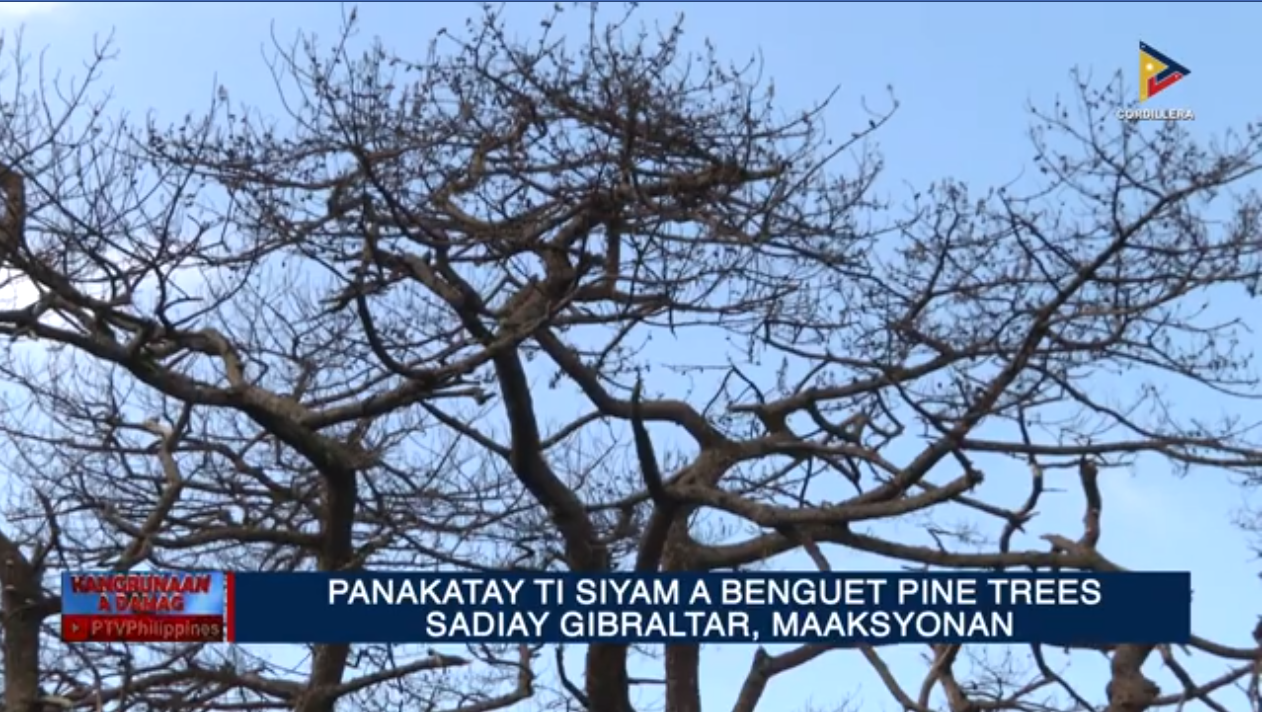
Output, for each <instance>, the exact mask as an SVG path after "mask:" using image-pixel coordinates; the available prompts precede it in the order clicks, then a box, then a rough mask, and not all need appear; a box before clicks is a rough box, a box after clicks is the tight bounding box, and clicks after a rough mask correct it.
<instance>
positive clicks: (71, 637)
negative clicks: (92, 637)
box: [61, 615, 88, 643]
mask: <svg viewBox="0 0 1262 712" xmlns="http://www.w3.org/2000/svg"><path fill="white" fill-rule="evenodd" d="M84 618H85V616H65V615H63V616H62V617H61V639H62V640H63V641H65V642H67V643H81V642H83V641H85V640H87V639H88V622H87V621H86V620H84Z"/></svg>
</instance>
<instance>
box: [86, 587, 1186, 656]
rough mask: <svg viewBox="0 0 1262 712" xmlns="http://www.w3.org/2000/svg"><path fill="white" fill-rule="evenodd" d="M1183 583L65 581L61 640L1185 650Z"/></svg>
mask: <svg viewBox="0 0 1262 712" xmlns="http://www.w3.org/2000/svg"><path fill="white" fill-rule="evenodd" d="M1191 598H1192V584H1191V575H1190V574H1188V573H1102V574H1080V573H1054V574H1053V573H1020V574H1018V573H981V572H978V573H974V574H969V573H827V574H825V573H764V574H744V573H731V574H728V573H723V574H678V575H658V574H653V575H637V574H605V575H579V574H532V575H512V574H504V575H490V574H420V573H352V574H326V573H286V574H280V573H241V572H236V573H219V572H212V573H172V572H146V573H129V574H118V573H110V572H91V571H89V572H79V573H68V574H64V576H63V581H62V611H63V615H62V637H63V638H64V639H65V640H67V641H88V640H91V641H125V642H127V641H129V642H218V641H229V642H239V643H565V642H571V643H592V642H617V643H648V644H651V643H723V642H726V643H759V644H767V643H812V642H813V643H832V644H847V643H848V644H857V643H867V644H874V645H882V644H893V643H966V642H989V643H1036V642H1037V643H1047V644H1053V645H1072V644H1077V645H1112V644H1120V643H1153V644H1157V643H1184V642H1186V641H1187V640H1188V639H1189V637H1190V636H1191Z"/></svg>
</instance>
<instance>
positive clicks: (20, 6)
mask: <svg viewBox="0 0 1262 712" xmlns="http://www.w3.org/2000/svg"><path fill="white" fill-rule="evenodd" d="M65 4H66V3H64V2H0V16H3V17H30V16H31V15H39V14H41V13H45V12H48V11H49V10H52V9H54V8H57V7H60V6H62V5H65Z"/></svg>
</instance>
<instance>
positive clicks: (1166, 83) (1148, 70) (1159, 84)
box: [1139, 42, 1192, 102]
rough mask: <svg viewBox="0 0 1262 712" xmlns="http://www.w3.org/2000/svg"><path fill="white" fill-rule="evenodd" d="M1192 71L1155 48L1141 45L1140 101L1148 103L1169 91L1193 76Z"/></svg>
mask: <svg viewBox="0 0 1262 712" xmlns="http://www.w3.org/2000/svg"><path fill="white" fill-rule="evenodd" d="M1191 73H1192V70H1190V69H1188V68H1187V67H1185V66H1183V65H1182V64H1179V63H1178V62H1176V61H1174V60H1173V59H1171V58H1170V56H1169V55H1167V54H1162V53H1161V52H1159V51H1158V50H1157V49H1156V48H1155V47H1153V46H1152V45H1150V44H1148V43H1146V42H1140V43H1139V100H1140V101H1141V102H1142V101H1148V100H1149V99H1151V98H1153V97H1154V96H1157V95H1158V94H1160V93H1161V92H1163V91H1165V90H1167V89H1169V88H1170V87H1172V86H1174V85H1175V84H1178V83H1179V80H1181V79H1183V78H1184V77H1186V76H1187V75H1189V74H1191Z"/></svg>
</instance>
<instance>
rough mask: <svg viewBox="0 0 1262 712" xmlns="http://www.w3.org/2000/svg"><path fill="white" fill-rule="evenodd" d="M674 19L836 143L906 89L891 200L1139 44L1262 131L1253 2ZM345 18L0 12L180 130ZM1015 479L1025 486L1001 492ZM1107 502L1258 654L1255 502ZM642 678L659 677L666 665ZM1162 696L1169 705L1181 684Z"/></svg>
mask: <svg viewBox="0 0 1262 712" xmlns="http://www.w3.org/2000/svg"><path fill="white" fill-rule="evenodd" d="M520 5H523V7H517V8H513V10H512V12H513V13H514V14H519V15H520V16H521V18H522V21H521V23H520V25H519V26H520V28H521V32H522V33H523V34H526V33H530V32H532V31H533V29H534V27H535V24H534V23H533V22H530V21H529V18H530V17H531V16H532V15H537V14H539V12H540V6H541V5H542V6H543V7H545V8H546V7H547V6H549V5H550V3H542V4H541V3H521V4H520ZM475 9H476V8H475V7H474V6H473V5H472V4H471V3H424V4H419V3H417V4H405V3H399V4H383V3H366V4H363V5H361V10H360V15H361V19H362V21H363V28H364V35H365V36H372V35H377V36H380V37H381V38H382V40H383V41H384V42H385V43H386V44H387V45H388V46H391V47H392V48H394V49H396V50H398V51H400V52H403V53H408V52H412V53H414V54H417V55H419V54H422V53H423V52H424V51H425V44H426V42H427V41H428V39H429V37H430V36H431V35H432V34H433V33H434V32H435V31H436V30H437V29H438V28H440V27H443V26H454V25H456V24H458V23H460V22H462V21H463V19H464V18H465V17H466V16H467V15H468V14H470V13H471V12H473V11H474V10H475ZM677 12H683V13H685V14H686V16H687V19H688V25H687V27H688V28H689V32H690V36H691V37H692V38H693V39H699V38H700V37H701V36H709V37H711V38H712V39H714V40H715V41H716V43H717V44H718V47H719V50H720V52H721V53H722V54H724V55H725V56H728V57H731V58H733V59H741V58H744V57H747V56H749V55H750V54H752V53H753V52H755V51H759V50H761V52H762V54H763V56H764V59H765V62H766V72H767V74H769V75H770V76H772V77H774V80H775V83H776V88H777V97H778V99H779V101H780V102H781V103H782V105H783V106H785V107H795V106H802V105H805V104H807V103H809V102H810V101H811V100H813V99H816V98H819V97H821V96H822V95H823V94H824V93H826V92H828V91H829V90H830V89H832V88H833V87H839V88H840V90H839V94H838V97H837V100H836V101H835V103H834V104H833V106H832V109H831V113H830V114H829V116H828V120H829V124H830V126H831V127H832V128H833V129H835V130H837V131H839V132H846V131H848V130H849V128H848V127H850V126H856V127H857V126H862V125H863V124H865V123H866V115H865V114H864V113H863V111H862V109H861V108H860V102H861V100H863V99H865V98H866V99H867V100H869V101H871V102H873V103H875V104H876V105H878V106H881V105H882V103H881V102H883V101H884V100H885V99H886V89H885V88H886V86H887V85H892V86H893V88H894V91H895V93H896V95H897V97H898V99H899V101H900V102H901V109H900V111H899V113H898V114H897V116H896V117H895V119H894V120H893V121H892V122H891V124H890V125H889V126H888V127H887V128H886V129H885V130H883V131H882V132H881V133H880V134H879V136H878V139H877V140H878V143H879V147H880V149H881V150H882V152H883V154H884V156H885V158H886V163H887V169H886V170H887V185H885V186H883V189H885V190H889V191H898V190H900V189H901V188H900V186H901V182H903V181H905V182H907V183H909V184H911V185H915V186H923V185H926V184H928V183H929V182H930V181H933V180H935V179H939V178H943V177H954V178H958V179H962V180H965V181H968V182H969V183H971V184H974V185H977V186H978V187H984V186H988V185H994V184H999V183H1006V182H1008V181H1010V180H1013V179H1015V178H1017V177H1018V176H1019V175H1021V174H1022V171H1023V170H1028V169H1029V167H1030V159H1031V158H1032V151H1031V149H1030V147H1029V145H1028V143H1027V141H1026V129H1027V126H1028V121H1027V113H1026V107H1027V105H1028V104H1029V103H1030V102H1033V103H1035V104H1037V105H1040V106H1048V105H1049V104H1050V103H1051V101H1052V100H1053V99H1054V98H1055V97H1056V96H1057V95H1061V96H1070V95H1071V94H1072V91H1073V84H1072V82H1071V80H1070V77H1069V70H1070V69H1071V68H1073V67H1075V66H1077V67H1079V68H1081V69H1083V70H1088V71H1090V72H1092V73H1093V74H1094V75H1095V76H1096V77H1098V78H1101V79H1104V78H1106V77H1107V75H1110V74H1112V73H1113V72H1115V71H1118V70H1119V69H1120V70H1123V71H1124V72H1125V73H1126V77H1127V81H1128V82H1129V83H1130V85H1131V87H1132V88H1134V86H1135V82H1136V81H1137V77H1136V70H1137V63H1138V54H1137V46H1138V43H1139V42H1140V41H1141V40H1142V41H1145V42H1148V43H1149V44H1151V45H1153V46H1155V47H1156V48H1158V49H1160V50H1161V51H1163V52H1165V53H1167V54H1169V55H1171V56H1172V57H1174V58H1175V59H1176V60H1178V61H1180V62H1181V63H1183V64H1184V65H1186V66H1187V67H1188V68H1189V69H1190V70H1191V72H1192V73H1191V76H1189V77H1188V78H1187V79H1186V80H1184V81H1182V82H1180V83H1179V84H1178V85H1177V86H1175V87H1173V88H1171V89H1170V90H1168V91H1167V92H1166V93H1165V94H1164V95H1162V96H1161V97H1158V98H1157V99H1155V100H1153V102H1152V103H1153V105H1155V106H1157V107H1162V108H1190V109H1193V110H1194V111H1195V113H1196V117H1197V118H1196V121H1195V122H1194V123H1193V124H1192V125H1191V126H1190V129H1191V130H1192V131H1193V133H1195V134H1197V135H1201V136H1204V135H1209V134H1211V133H1217V132H1219V131H1221V130H1223V129H1225V128H1227V127H1230V126H1238V125H1241V124H1243V123H1244V122H1246V121H1248V120H1250V119H1256V118H1257V116H1256V111H1257V109H1258V108H1259V107H1262V103H1260V102H1258V100H1257V99H1256V97H1255V96H1254V94H1255V93H1256V84H1257V82H1256V69H1255V68H1254V67H1253V66H1252V63H1251V60H1250V57H1251V56H1252V55H1251V54H1250V52H1249V51H1248V49H1247V48H1250V47H1252V46H1253V44H1254V43H1255V41H1256V33H1257V28H1258V27H1259V26H1262V7H1259V6H1258V5H1257V4H1253V3H1237V4H1227V3H1196V4H1191V3H1163V4H1161V5H1160V6H1137V5H1134V4H1121V3H1091V4H1085V3H1073V4H1050V3H1048V4H1033V3H1028V4H1027V3H1020V4H1018V3H1004V4H998V3H996V4H986V5H983V4H980V3H976V4H974V3H968V4H965V3H959V4H950V3H936V4H917V3H889V4H867V3H854V4H843V3H836V4H834V3H827V4H815V3H775V4H774V5H773V4H771V3H748V4H737V3H721V4H719V3H715V4H701V3H645V4H644V7H643V13H644V17H645V18H646V19H648V18H652V17H666V16H669V15H673V14H674V13H677ZM341 15H342V10H341V9H340V8H339V6H338V5H336V4H325V3H294V4H279V3H249V4H245V3H0V28H4V29H5V30H6V34H8V33H9V32H10V31H11V30H13V29H15V28H17V27H18V26H19V24H23V23H24V24H25V25H26V42H27V46H28V49H31V50H38V49H40V48H44V47H47V48H48V49H47V54H46V60H45V61H46V63H47V65H48V66H49V67H51V68H59V69H62V70H63V71H66V72H72V73H73V72H74V71H76V70H78V69H79V67H81V61H82V60H83V59H84V58H86V57H87V56H88V54H89V52H90V50H91V48H92V43H93V38H94V36H104V35H106V34H108V33H109V32H110V31H111V30H113V31H114V39H115V41H116V43H117V47H118V48H119V55H118V58H117V60H116V61H114V62H113V63H112V64H111V65H110V66H109V67H108V74H107V77H106V79H107V81H108V83H109V85H110V86H112V87H113V89H114V91H115V107H116V108H125V109H127V110H129V111H130V112H132V113H133V114H135V113H143V112H145V111H146V110H148V109H153V110H155V111H156V112H158V114H159V115H160V116H161V117H164V118H166V119H169V120H178V119H179V118H180V117H181V116H182V115H183V114H184V113H185V112H186V111H194V112H196V111H198V110H200V109H203V108H204V107H206V106H207V104H208V103H209V100H210V99H211V97H212V95H213V91H214V88H215V86H216V84H217V83H222V84H224V85H226V86H228V87H229V88H230V89H231V90H232V94H233V98H234V100H238V101H243V102H247V103H252V104H256V105H259V106H262V107H264V108H266V107H275V100H274V95H273V94H272V92H271V85H270V79H269V78H268V75H267V72H266V67H265V65H264V63H263V61H264V52H265V50H267V49H270V44H269V35H270V33H271V30H272V23H273V22H274V23H275V29H276V32H277V35H278V36H279V37H281V38H288V37H292V36H293V34H294V33H295V32H296V31H298V30H300V29H302V30H308V31H313V32H316V33H318V34H321V35H323V36H326V37H330V38H331V37H332V36H333V35H334V33H335V31H336V27H337V25H338V23H339V20H340V18H341ZM1251 112H1254V113H1251ZM843 135H844V133H843ZM1176 394H1177V391H1176ZM1195 398H1196V399H1195V400H1192V394H1190V393H1189V395H1188V400H1187V407H1188V408H1189V410H1192V409H1197V410H1204V411H1205V412H1207V413H1213V412H1216V411H1217V410H1218V409H1220V408H1223V407H1225V404H1223V403H1220V402H1217V401H1214V400H1213V399H1207V398H1205V397H1204V395H1203V394H1199V393H1198V394H1197V395H1196V396H1195ZM566 406H567V404H566V402H565V401H564V400H557V401H554V402H553V406H552V407H555V408H557V409H559V410H558V412H557V414H556V415H557V417H558V418H559V417H561V416H563V415H565V413H563V412H560V411H561V410H564V409H565V408H566ZM1231 407H1233V408H1246V409H1247V408H1250V407H1253V406H1249V405H1248V404H1243V405H1233V406H1231ZM1244 415H1245V416H1246V417H1247V416H1248V414H1247V413H1245V414H1244ZM1004 467H1007V468H1008V470H1009V472H1008V473H1004V472H1003V471H996V472H993V473H991V475H992V476H991V480H999V481H998V482H992V483H989V486H991V487H993V488H995V489H994V490H993V492H994V493H995V495H996V496H998V497H1000V498H1004V499H1006V500H1007V501H1017V500H1019V499H1020V497H1021V493H1022V491H1023V486H1024V479H1023V478H1024V477H1025V473H1024V471H1023V470H1022V469H1021V468H1019V467H1015V466H1013V465H1010V464H1009V465H1004ZM1005 477H1009V478H1012V479H1013V480H1015V482H1011V481H1010V482H1008V483H1005V482H1004V481H1003V479H1004V478H1005ZM1103 488H1104V494H1105V498H1106V502H1107V506H1108V509H1107V515H1106V524H1105V534H1104V540H1103V543H1102V546H1103V547H1104V549H1105V550H1106V551H1107V552H1108V553H1109V555H1110V556H1111V557H1112V558H1113V559H1114V560H1115V561H1118V562H1120V563H1122V564H1123V565H1126V566H1128V567H1130V568H1135V569H1166V570H1169V569H1173V570H1190V571H1191V572H1192V573H1193V585H1194V587H1195V589H1196V597H1195V600H1194V609H1193V623H1194V626H1195V627H1196V629H1197V631H1198V633H1200V634H1202V635H1204V636H1206V637H1211V638H1214V639H1216V640H1219V641H1221V642H1223V643H1227V644H1231V645H1235V646H1241V647H1243V646H1246V645H1247V644H1249V641H1248V636H1247V632H1248V630H1249V629H1250V627H1251V626H1252V623H1253V620H1254V618H1253V616H1254V614H1255V613H1256V612H1257V611H1255V610H1253V608H1252V607H1250V606H1248V605H1243V604H1242V602H1243V601H1246V600H1256V599H1257V594H1258V585H1259V584H1258V580H1257V578H1256V576H1255V573H1254V572H1255V571H1256V568H1255V566H1254V564H1253V561H1252V555H1251V552H1250V550H1249V547H1248V541H1247V540H1246V538H1245V537H1244V536H1243V535H1242V534H1241V533H1240V532H1239V531H1238V530H1237V529H1235V527H1234V526H1233V523H1232V521H1233V516H1235V514H1236V513H1237V512H1238V511H1239V510H1240V508H1241V507H1242V506H1243V505H1244V504H1245V503H1246V499H1245V495H1244V494H1243V493H1242V492H1241V490H1239V489H1238V488H1236V487H1234V486H1233V485H1232V484H1231V483H1230V482H1229V481H1228V480H1227V479H1226V478H1225V477H1224V476H1222V475H1221V473H1215V472H1193V473H1192V474H1191V476H1189V477H1187V478H1184V479H1177V478H1174V477H1172V476H1170V475H1169V474H1168V473H1167V472H1166V471H1165V468H1164V467H1163V466H1161V465H1160V463H1146V467H1145V468H1144V469H1143V471H1137V472H1130V473H1126V472H1114V473H1109V474H1108V475H1107V476H1106V477H1105V479H1104V482H1103ZM1040 512H1041V516H1040V518H1039V519H1038V520H1036V522H1035V523H1034V525H1033V530H1034V531H1033V532H1032V534H1034V535H1037V534H1039V533H1047V532H1055V531H1060V532H1064V533H1073V532H1075V531H1076V528H1077V527H1078V526H1079V525H1078V519H1079V518H1080V516H1081V515H1080V505H1079V503H1078V501H1077V500H1076V499H1075V498H1073V497H1072V496H1070V495H1064V496H1061V497H1060V498H1052V499H1051V500H1049V501H1048V503H1047V504H1045V505H1044V507H1043V508H1042V509H1041V510H1040ZM1172 523H1174V525H1173V526H1172ZM1026 545H1028V546H1033V545H1034V544H1033V543H1032V542H1029V541H1027V542H1026ZM836 565H837V566H838V567H839V568H843V569H862V568H865V567H869V568H870V567H873V566H875V564H874V563H873V562H871V561H865V560H862V559H861V558H859V557H853V556H850V558H846V556H842V557H841V558H840V560H838V561H837V564H836ZM751 653H752V650H750V649H746V648H725V649H722V650H716V651H707V653H706V657H705V670H704V671H703V680H704V682H703V685H704V693H705V699H706V705H707V709H724V708H727V707H730V705H731V702H732V700H733V699H734V697H735V694H736V691H737V685H735V684H733V680H732V677H733V675H734V674H736V673H734V671H743V670H744V669H746V667H747V665H748V660H749V656H750V654H751ZM920 653H921V651H919V650H904V651H897V652H891V654H890V656H889V660H890V661H891V664H893V665H894V669H895V672H896V674H900V675H905V676H906V677H905V679H904V680H903V682H904V684H905V685H911V686H913V687H914V686H918V684H919V674H922V673H920V672H919V671H920V670H921V665H920V663H919V656H920ZM572 657H573V656H572ZM1190 667H1191V669H1193V670H1199V671H1200V672H1201V673H1202V674H1204V675H1210V674H1215V673H1217V672H1220V671H1221V670H1222V669H1223V668H1222V666H1221V665H1218V664H1216V663H1212V662H1211V663H1206V664H1203V665H1197V664H1195V663H1194V664H1192V665H1190ZM1105 670H1106V663H1105V662H1104V661H1103V659H1102V658H1098V657H1087V656H1083V657H1082V658H1081V659H1076V660H1075V663H1074V675H1075V677H1076V679H1078V680H1081V681H1083V682H1084V687H1085V689H1086V690H1088V691H1092V692H1093V694H1094V695H1099V694H1101V693H1100V691H1101V690H1102V687H1103V679H1104V678H1103V677H1102V676H1103V674H1104V672H1105ZM643 672H644V673H645V674H646V676H647V675H651V674H652V672H651V669H646V670H644V671H643ZM1152 674H1156V673H1155V672H1154V673H1152ZM1162 682H1163V687H1165V688H1166V689H1167V690H1170V689H1173V683H1172V681H1171V680H1170V679H1169V678H1168V677H1163V679H1162ZM850 694H857V695H860V696H861V697H862V698H863V699H864V701H865V703H866V704H865V706H864V709H865V710H867V709H870V710H895V709H898V706H897V705H896V704H895V703H894V702H893V701H892V700H891V699H890V698H889V697H888V695H886V693H885V692H884V691H883V689H882V688H881V684H880V682H879V681H877V680H876V679H875V677H874V676H872V675H871V673H870V672H869V669H868V668H867V667H866V666H865V664H864V663H863V662H862V660H861V659H860V658H858V657H857V656H855V655H853V654H849V653H845V654H836V656H835V657H832V658H824V659H823V660H821V661H818V662H816V663H815V664H814V665H811V666H808V667H806V668H803V669H802V670H800V671H795V672H793V673H790V674H788V675H786V676H784V677H783V678H777V679H776V681H775V682H773V683H772V685H771V687H770V689H769V692H768V698H767V700H766V708H765V709H768V710H771V712H780V711H785V712H789V711H790V710H798V709H804V706H805V705H806V704H807V703H808V702H811V703H814V704H816V705H818V706H820V708H821V709H827V708H828V707H827V706H828V705H830V704H839V703H840V702H842V701H843V699H844V698H845V697H846V696H847V695H850ZM1228 706H1229V707H1233V706H1235V705H1232V704H1228ZM1188 709H1192V707H1190V706H1189V708H1188Z"/></svg>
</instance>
